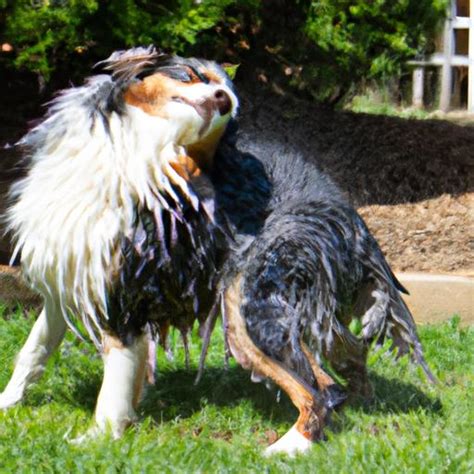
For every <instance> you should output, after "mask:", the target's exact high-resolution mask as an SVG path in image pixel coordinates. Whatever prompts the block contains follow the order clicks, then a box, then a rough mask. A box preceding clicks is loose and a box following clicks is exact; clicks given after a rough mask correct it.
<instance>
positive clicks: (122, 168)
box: [8, 76, 237, 347]
mask: <svg viewBox="0 0 474 474" xmlns="http://www.w3.org/2000/svg"><path fill="white" fill-rule="evenodd" d="M104 87H112V86H111V79H110V77H109V76H97V77H95V78H93V79H92V80H90V81H89V83H88V84H86V85H85V86H84V87H81V88H76V89H71V90H69V91H66V92H65V93H63V95H61V96H60V97H59V98H58V99H56V100H55V102H54V103H53V105H52V107H51V109H50V116H49V118H48V119H47V120H46V121H44V122H43V123H42V124H41V125H39V126H38V127H37V128H36V129H34V130H33V131H32V132H30V133H29V134H28V135H27V136H26V137H25V139H24V141H23V143H24V144H25V145H27V146H29V147H31V149H33V155H32V157H31V160H32V166H31V169H30V172H29V174H28V176H27V177H26V178H24V179H23V180H22V181H20V182H18V183H17V184H16V186H15V187H14V189H13V193H12V194H13V197H14V199H15V201H16V202H15V204H14V205H13V206H12V207H11V208H10V211H9V214H8V221H9V228H10V230H11V231H12V232H13V234H14V237H15V239H16V249H15V255H16V254H17V253H18V252H20V251H21V261H22V268H23V273H24V275H25V276H26V277H27V279H28V280H29V282H30V284H31V285H32V286H33V287H34V288H35V289H36V290H38V291H39V292H40V293H41V294H42V295H43V296H44V297H45V298H46V297H49V298H51V299H53V300H56V301H58V302H59V307H60V310H61V313H62V315H63V317H64V318H65V320H66V321H67V323H68V325H69V326H70V327H71V329H72V330H73V331H75V332H76V333H77V329H76V324H75V323H74V322H73V321H71V315H75V316H77V315H79V317H80V319H81V321H82V323H83V325H84V327H85V329H86V330H87V333H88V334H89V336H90V337H91V338H92V339H93V340H94V342H95V343H96V345H97V346H99V347H100V345H101V341H100V328H101V327H103V324H102V321H103V320H107V318H108V316H107V298H106V295H107V289H108V288H109V287H110V286H111V284H112V282H113V279H114V277H115V276H116V274H117V272H118V269H119V268H120V263H121V262H120V253H119V238H120V236H123V235H128V233H130V232H131V228H132V222H133V218H134V212H135V209H136V207H137V206H143V207H147V208H149V209H153V207H154V206H156V205H158V204H157V203H159V202H160V201H157V195H159V193H160V191H161V190H165V191H167V192H168V193H169V194H171V195H172V193H173V191H172V189H171V187H170V184H169V183H170V181H171V182H172V183H174V184H176V185H178V186H179V187H180V188H181V189H183V190H185V191H186V190H188V188H187V184H186V182H185V181H184V180H183V179H182V178H181V177H179V176H178V175H177V173H176V172H175V171H174V170H173V169H172V167H171V166H169V163H170V162H172V161H173V160H175V159H176V158H177V156H178V155H179V154H180V153H181V154H182V153H183V150H182V148H181V147H182V146H183V145H186V144H188V143H192V142H194V141H197V140H198V139H199V136H200V130H201V128H202V126H203V118H202V117H201V116H200V115H199V114H198V113H197V111H196V110H195V109H194V108H193V107H191V106H189V105H187V104H185V103H179V102H169V103H168V104H166V106H165V107H164V109H163V113H162V115H163V117H166V118H163V117H160V116H152V115H148V114H147V113H145V112H143V111H142V110H141V109H140V108H138V107H134V106H131V105H128V104H126V103H124V104H123V109H122V110H120V113H119V112H116V111H113V112H111V113H110V114H109V116H108V117H106V118H105V117H103V116H99V115H97V114H96V115H94V114H93V113H92V112H91V104H90V101H91V97H94V96H95V95H99V94H100V91H101V89H103V88H104ZM222 88H224V89H226V91H227V92H228V93H229V96H230V97H232V100H233V101H234V103H235V107H236V101H237V99H236V98H235V95H234V94H233V93H232V92H231V91H230V90H228V89H227V88H226V86H224V85H209V84H206V85H205V84H197V85H195V86H192V87H188V88H187V89H186V90H185V93H186V94H187V96H186V97H191V98H192V99H193V100H198V99H199V98H200V97H201V99H202V100H203V99H204V98H205V97H206V96H210V95H212V94H214V92H215V91H216V90H217V89H222ZM178 93H179V90H178ZM235 107H234V110H235ZM227 120H228V117H220V116H219V114H218V113H217V112H216V113H215V114H214V116H213V117H212V120H211V121H210V124H209V131H212V130H213V129H215V128H216V127H218V126H222V124H225V122H226V121H227ZM188 191H189V190H188ZM189 195H190V196H191V193H189ZM190 199H192V198H191V197H190Z"/></svg>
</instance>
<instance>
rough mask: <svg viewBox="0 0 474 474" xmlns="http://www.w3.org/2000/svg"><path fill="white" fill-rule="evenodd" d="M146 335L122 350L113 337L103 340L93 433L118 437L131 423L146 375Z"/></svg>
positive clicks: (147, 336)
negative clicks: (107, 433)
mask: <svg viewBox="0 0 474 474" xmlns="http://www.w3.org/2000/svg"><path fill="white" fill-rule="evenodd" d="M148 345H149V335H148V334H142V335H141V336H138V337H136V338H135V340H134V341H133V343H132V344H131V345H129V346H125V345H124V344H123V343H122V342H121V341H120V340H119V339H118V338H117V337H116V336H114V335H110V334H107V335H105V336H104V353H103V360H104V378H103V381H102V387H101V389H100V393H99V398H98V399H97V407H96V412H95V420H96V423H97V426H96V428H95V429H93V431H94V432H97V431H98V432H100V433H102V432H105V431H107V429H110V430H111V433H112V436H113V437H114V438H119V437H120V436H122V434H123V432H124V431H125V429H126V428H127V427H128V426H129V425H130V424H131V423H132V422H133V421H134V420H135V409H136V407H137V405H138V403H139V401H140V398H141V394H142V390H143V385H144V381H145V375H146V367H147V357H148Z"/></svg>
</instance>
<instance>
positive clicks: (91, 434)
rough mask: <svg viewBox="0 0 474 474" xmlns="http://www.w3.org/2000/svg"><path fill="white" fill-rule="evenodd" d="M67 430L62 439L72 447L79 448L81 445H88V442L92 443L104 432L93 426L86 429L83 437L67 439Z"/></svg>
mask: <svg viewBox="0 0 474 474" xmlns="http://www.w3.org/2000/svg"><path fill="white" fill-rule="evenodd" d="M70 432H71V431H70V430H69V431H68V432H67V433H66V434H65V435H64V439H65V440H66V441H67V442H68V443H70V444H73V445H76V446H80V445H81V444H85V443H88V442H89V441H94V440H95V439H97V438H99V437H100V436H103V435H104V434H105V432H104V431H103V430H101V429H100V428H99V427H98V426H93V427H92V428H90V429H88V430H87V431H86V432H85V433H84V434H83V435H81V436H78V437H77V438H69V433H70Z"/></svg>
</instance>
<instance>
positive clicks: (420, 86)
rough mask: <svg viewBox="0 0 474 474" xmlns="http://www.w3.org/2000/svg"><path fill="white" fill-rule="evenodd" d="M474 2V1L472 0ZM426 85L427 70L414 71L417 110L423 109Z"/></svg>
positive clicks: (414, 101) (413, 103) (413, 100)
mask: <svg viewBox="0 0 474 474" xmlns="http://www.w3.org/2000/svg"><path fill="white" fill-rule="evenodd" d="M472 1H474V0H472ZM424 84H425V70H424V68H423V66H421V67H416V68H415V69H413V99H412V105H413V107H416V108H417V109H421V108H423V92H424Z"/></svg>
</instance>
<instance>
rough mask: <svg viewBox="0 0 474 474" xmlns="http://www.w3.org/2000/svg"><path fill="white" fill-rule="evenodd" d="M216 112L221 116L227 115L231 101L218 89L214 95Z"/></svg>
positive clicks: (225, 93)
mask: <svg viewBox="0 0 474 474" xmlns="http://www.w3.org/2000/svg"><path fill="white" fill-rule="evenodd" d="M214 99H215V101H216V105H217V110H219V113H220V114H221V115H227V114H228V113H229V112H230V109H231V108H232V101H231V100H230V97H229V94H227V92H226V91H224V90H222V89H219V90H217V91H216V92H215V93H214Z"/></svg>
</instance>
